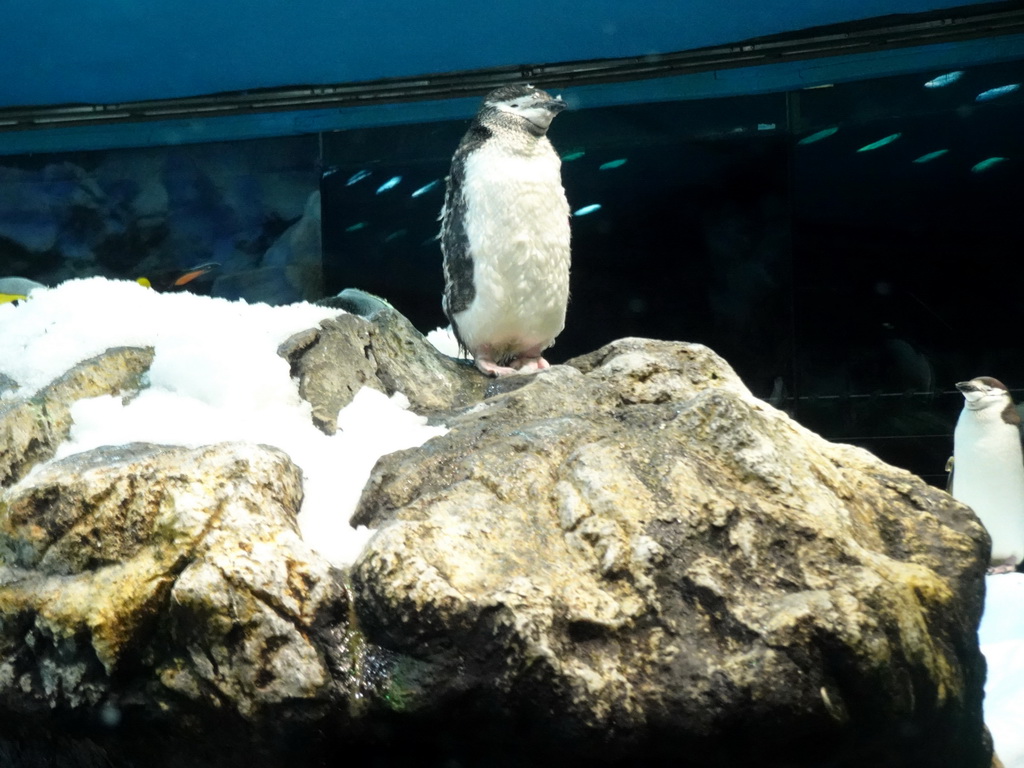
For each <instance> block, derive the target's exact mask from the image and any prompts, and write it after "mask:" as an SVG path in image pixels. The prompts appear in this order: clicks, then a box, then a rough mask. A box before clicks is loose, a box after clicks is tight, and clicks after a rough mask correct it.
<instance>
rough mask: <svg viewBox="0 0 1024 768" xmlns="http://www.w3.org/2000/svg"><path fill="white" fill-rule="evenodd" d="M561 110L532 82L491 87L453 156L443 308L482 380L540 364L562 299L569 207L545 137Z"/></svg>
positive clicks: (560, 323) (560, 317)
mask: <svg viewBox="0 0 1024 768" xmlns="http://www.w3.org/2000/svg"><path fill="white" fill-rule="evenodd" d="M563 109H565V102H564V101H562V99H561V97H553V96H551V95H550V94H549V93H547V92H545V91H542V90H540V89H539V88H535V87H533V86H531V85H507V86H504V87H502V88H498V89H497V90H494V91H492V92H491V93H489V94H488V95H487V96H486V98H485V99H484V102H483V105H482V106H481V107H480V110H479V112H477V115H476V117H475V118H474V120H473V122H472V123H471V124H470V126H469V130H468V131H467V132H466V135H465V136H464V137H463V138H462V142H461V143H460V144H459V146H458V149H456V151H455V155H454V156H453V157H452V165H451V172H450V173H449V175H448V178H447V179H446V183H447V189H446V193H445V202H444V208H443V209H442V211H441V250H442V252H443V254H444V277H445V291H444V300H443V307H444V312H445V315H447V316H448V319H449V320H450V321H451V324H452V330H453V331H454V333H455V337H456V339H458V341H459V346H460V347H461V348H463V349H466V350H468V351H469V352H470V353H471V354H472V355H473V359H474V361H475V362H476V366H477V368H479V369H480V370H481V371H482V372H483V373H485V374H487V375H488V376H506V375H508V374H512V373H528V372H532V371H539V370H543V369H544V368H547V367H548V362H547V360H545V359H544V358H543V356H542V353H543V351H544V350H545V349H547V348H548V347H550V346H551V345H552V344H554V342H555V337H556V336H558V334H559V333H560V332H561V331H562V328H563V327H564V326H565V311H566V304H567V303H568V301H569V203H568V202H567V201H566V198H565V190H564V189H563V188H562V178H561V165H562V163H561V160H560V159H559V157H558V153H557V152H555V150H554V147H552V146H551V142H550V141H549V140H548V138H547V131H548V126H550V125H551V121H552V120H554V118H555V116H556V115H557V114H558V113H559V112H561V111H562V110H563Z"/></svg>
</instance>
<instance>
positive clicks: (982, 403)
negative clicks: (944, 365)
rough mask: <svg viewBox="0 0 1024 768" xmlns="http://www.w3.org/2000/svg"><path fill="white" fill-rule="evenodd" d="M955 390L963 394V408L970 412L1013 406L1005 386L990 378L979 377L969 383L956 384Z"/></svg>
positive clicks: (960, 382)
mask: <svg viewBox="0 0 1024 768" xmlns="http://www.w3.org/2000/svg"><path fill="white" fill-rule="evenodd" d="M956 388H957V389H959V390H960V392H961V393H963V396H964V400H965V403H964V407H966V408H967V409H968V410H971V411H980V410H982V409H985V408H990V407H992V406H994V405H997V406H999V407H1000V408H1005V407H1006V406H1007V405H1012V404H1013V398H1012V397H1010V392H1009V390H1008V389H1007V388H1006V385H1005V384H1003V382H1001V381H999V380H998V379H993V378H992V377H991V376H979V377H978V378H976V379H971V380H970V381H959V382H957V385H956Z"/></svg>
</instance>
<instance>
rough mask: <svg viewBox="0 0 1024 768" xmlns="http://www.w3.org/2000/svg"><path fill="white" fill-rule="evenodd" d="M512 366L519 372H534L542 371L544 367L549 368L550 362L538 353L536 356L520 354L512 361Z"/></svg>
mask: <svg viewBox="0 0 1024 768" xmlns="http://www.w3.org/2000/svg"><path fill="white" fill-rule="evenodd" d="M512 367H513V368H514V369H515V370H516V371H518V372H519V373H536V372H537V371H543V370H544V369H545V368H550V367H551V363H549V362H548V361H547V360H545V359H544V358H543V357H541V356H540V355H537V356H536V357H528V356H526V355H520V356H519V357H517V358H516V359H515V360H513V361H512Z"/></svg>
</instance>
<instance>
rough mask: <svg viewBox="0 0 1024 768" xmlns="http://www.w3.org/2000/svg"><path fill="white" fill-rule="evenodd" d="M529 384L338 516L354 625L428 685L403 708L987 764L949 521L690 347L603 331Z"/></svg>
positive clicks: (915, 483)
mask: <svg viewBox="0 0 1024 768" xmlns="http://www.w3.org/2000/svg"><path fill="white" fill-rule="evenodd" d="M527 381H528V383H526V384H525V386H522V387H521V388H519V389H517V390H515V391H512V392H509V393H507V394H504V395H502V396H498V397H494V398H492V399H491V400H489V401H487V402H486V403H485V404H483V405H481V406H478V407H477V408H474V409H470V410H469V411H468V412H465V413H464V414H462V415H460V416H458V417H456V418H454V419H452V420H451V421H450V422H449V426H450V428H451V430H450V432H449V433H448V434H447V435H445V436H443V437H440V438H437V439H435V440H432V441H430V442H429V443H427V444H426V445H424V446H423V447H421V448H418V449H413V450H410V451H405V452H400V453H396V454H392V455H390V456H387V457H385V458H383V459H382V460H381V461H380V462H379V463H378V466H377V468H376V470H375V472H374V474H373V476H372V477H371V480H370V482H369V484H368V487H367V488H366V490H365V492H364V496H363V499H362V502H361V506H360V509H359V510H358V512H357V514H356V517H355V522H358V523H362V524H368V525H372V526H379V528H380V530H379V532H378V534H377V536H376V537H375V538H374V539H372V540H371V542H370V543H369V545H368V548H367V551H366V552H364V554H363V556H362V557H361V559H360V560H359V562H357V563H356V565H355V567H354V571H353V581H354V584H355V594H356V609H357V613H358V615H359V616H360V617H361V621H362V622H363V625H364V627H365V628H366V630H367V632H368V633H369V637H370V639H371V640H373V641H375V642H377V643H379V644H381V645H383V646H385V647H388V648H392V649H395V650H397V651H400V652H402V653H405V654H408V655H409V656H412V657H415V658H417V659H420V660H422V661H423V663H424V664H425V665H426V666H427V667H432V669H433V671H432V674H431V680H432V683H433V685H432V686H428V687H426V688H423V689H422V691H423V693H424V695H425V696H426V698H425V699H423V700H422V701H421V700H420V699H419V698H418V697H417V696H416V694H415V693H410V694H409V696H408V697H407V698H408V699H409V701H410V703H409V706H411V707H415V706H425V707H429V706H431V702H433V701H436V699H437V697H438V694H439V689H440V690H442V691H448V692H450V695H452V696H454V695H456V694H458V695H460V696H462V697H467V696H468V697H470V698H475V699H476V700H477V701H478V704H477V706H479V707H481V708H487V709H488V710H490V711H494V710H497V711H510V712H516V713H517V716H518V717H519V718H522V719H523V721H525V722H527V723H529V727H530V728H531V729H536V730H537V732H538V733H543V732H545V731H546V726H547V725H552V728H554V729H557V730H559V731H561V732H562V733H563V734H564V733H565V732H569V733H573V734H574V735H575V736H576V737H578V738H579V740H580V743H581V744H584V745H587V746H590V747H596V746H598V745H600V748H601V749H604V750H608V749H611V750H614V748H615V747H616V746H618V747H619V748H622V747H623V745H625V744H630V743H634V742H640V743H647V744H649V743H661V744H664V745H666V748H667V749H668V750H669V751H672V750H677V749H686V750H691V749H692V750H697V751H698V753H699V754H700V755H701V756H702V760H701V763H700V764H701V765H719V764H722V765H734V764H735V765H739V764H748V763H753V762H755V761H756V762H757V763H758V764H762V765H765V764H768V765H775V764H776V762H777V761H779V763H780V764H805V763H806V764H814V763H815V761H817V760H822V761H823V762H826V763H827V764H829V765H866V764H885V765H985V764H987V757H986V755H985V754H984V748H983V747H982V742H983V737H982V734H983V726H982V722H981V709H980V706H981V698H980V697H981V686H982V681H983V676H984V663H983V660H982V658H981V655H980V653H979V651H978V648H977V645H976V641H975V635H974V633H975V628H976V626H977V622H978V619H979V617H980V613H981V609H982V595H983V574H984V567H983V564H984V557H985V552H986V550H987V547H988V542H987V537H986V535H985V533H984V532H983V530H982V528H981V527H980V525H979V524H978V522H977V520H976V519H975V518H974V516H973V515H972V514H971V513H970V512H969V511H968V510H967V509H966V508H964V507H962V506H960V505H958V504H957V503H955V502H954V501H953V500H952V499H951V498H950V497H949V496H948V495H947V494H945V493H943V492H941V491H938V490H936V489H934V488H931V487H929V486H927V485H925V484H924V483H923V482H921V481H920V480H919V479H917V478H915V477H913V476H912V475H910V474H908V473H906V472H903V471H900V470H897V469H894V468H892V467H889V466H887V465H885V464H883V463H881V462H879V461H878V460H877V459H875V458H874V457H872V456H871V455H870V454H867V453H866V452H864V451H860V450H857V449H854V448H851V447H848V446H840V445H833V444H830V443H828V442H826V441H824V440H822V439H821V438H818V437H817V436H815V435H813V434H812V433H810V432H808V431H807V430H805V429H803V428H801V427H799V426H798V425H797V424H795V423H794V422H792V421H791V420H790V419H789V418H788V417H786V416H785V415H784V414H782V413H780V412H778V411H776V410H774V409H772V408H770V407H769V406H767V405H765V404H764V403H761V402H759V401H757V400H755V399H754V398H753V397H752V396H751V395H750V394H749V392H747V390H746V389H745V387H744V386H743V385H742V384H741V383H740V381H739V380H738V379H737V378H736V376H735V375H734V374H733V373H732V371H731V370H730V369H729V367H728V366H727V365H726V364H725V363H724V362H723V361H722V360H721V359H720V358H718V357H717V356H715V355H714V354H713V353H712V352H710V350H708V349H706V348H705V347H701V346H699V345H686V344H670V343H658V342H651V341H644V340H635V339H627V340H623V341H621V342H616V343H613V344H611V345H610V346H608V347H605V348H603V349H602V350H599V351H598V352H596V353H594V354H591V355H588V356H586V357H583V358H579V359H576V360H573V361H570V362H569V364H568V365H566V366H559V367H556V368H554V369H552V370H550V371H548V372H546V373H544V374H542V375H539V376H536V377H534V378H532V379H529V380H527ZM467 692H471V693H467ZM551 712H558V713H559V717H558V719H557V723H556V724H552V723H551V721H550V720H548V713H551ZM783 755H785V759H784V760H782V761H780V760H779V758H780V757H781V756H783ZM786 761H791V762H786Z"/></svg>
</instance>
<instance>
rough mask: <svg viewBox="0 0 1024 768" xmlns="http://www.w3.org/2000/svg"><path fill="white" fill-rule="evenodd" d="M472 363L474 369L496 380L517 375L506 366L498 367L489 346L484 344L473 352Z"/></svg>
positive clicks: (513, 369) (512, 369) (515, 371)
mask: <svg viewBox="0 0 1024 768" xmlns="http://www.w3.org/2000/svg"><path fill="white" fill-rule="evenodd" d="M473 362H474V363H476V367H477V368H479V369H480V371H481V373H483V374H484V375H485V376H494V377H495V378H497V377H498V376H511V375H512V374H513V373H518V371H517V370H516V369H515V368H510V367H509V366H507V365H498V363H497V362H496V361H495V359H494V353H493V352H492V351H491V347H490V345H489V344H485V345H483V346H482V347H480V348H479V349H477V350H475V351H474V352H473Z"/></svg>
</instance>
